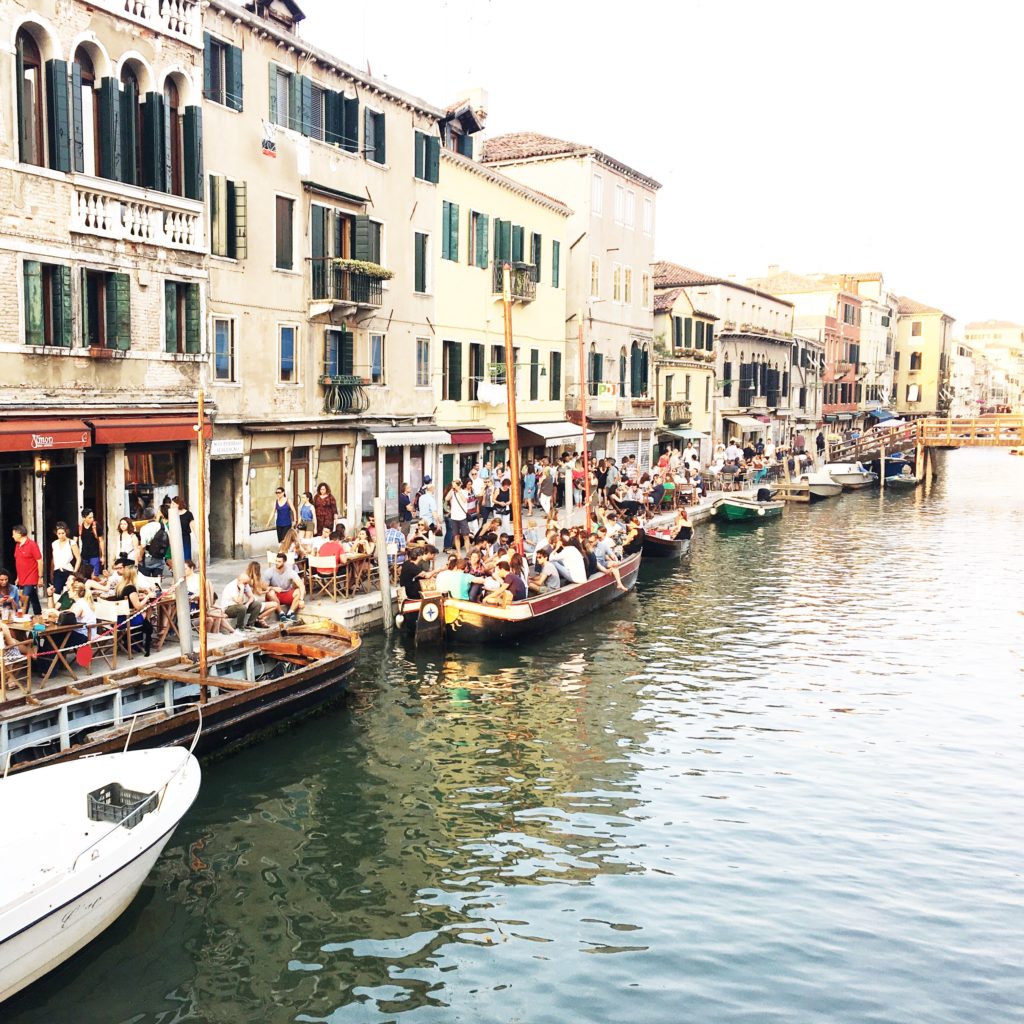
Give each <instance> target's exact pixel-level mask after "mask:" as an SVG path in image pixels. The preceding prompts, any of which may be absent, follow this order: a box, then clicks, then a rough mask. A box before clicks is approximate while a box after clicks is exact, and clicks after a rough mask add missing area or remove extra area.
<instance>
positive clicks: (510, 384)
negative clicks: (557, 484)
mask: <svg viewBox="0 0 1024 1024" xmlns="http://www.w3.org/2000/svg"><path fill="white" fill-rule="evenodd" d="M501 305H502V310H503V312H504V314H505V389H506V392H507V394H508V462H509V475H510V476H511V477H512V532H513V535H514V537H515V548H516V551H518V552H519V555H520V557H521V556H522V554H523V502H522V487H523V480H522V476H521V475H520V471H519V424H518V422H517V420H516V362H515V358H514V355H513V352H512V268H511V267H510V266H509V265H508V263H505V264H504V265H503V266H502V268H501Z"/></svg>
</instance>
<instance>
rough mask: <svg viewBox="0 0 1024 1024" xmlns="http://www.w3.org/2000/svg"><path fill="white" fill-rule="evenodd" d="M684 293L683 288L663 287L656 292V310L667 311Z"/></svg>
mask: <svg viewBox="0 0 1024 1024" xmlns="http://www.w3.org/2000/svg"><path fill="white" fill-rule="evenodd" d="M682 294H683V289H682V288H669V289H667V290H665V289H662V290H661V291H656V292H655V293H654V312H655V313H667V312H668V311H669V310H670V309H671V308H672V307H673V306H674V305H675V304H676V299H678V298H679V296H680V295H682Z"/></svg>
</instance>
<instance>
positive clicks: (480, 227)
mask: <svg viewBox="0 0 1024 1024" xmlns="http://www.w3.org/2000/svg"><path fill="white" fill-rule="evenodd" d="M490 228H491V218H490V217H488V216H487V214H486V213H478V214H477V218H476V265H477V266H478V267H480V268H481V270H486V269H487V264H488V263H489V262H490V253H489V252H488V250H487V245H488V239H489V237H490Z"/></svg>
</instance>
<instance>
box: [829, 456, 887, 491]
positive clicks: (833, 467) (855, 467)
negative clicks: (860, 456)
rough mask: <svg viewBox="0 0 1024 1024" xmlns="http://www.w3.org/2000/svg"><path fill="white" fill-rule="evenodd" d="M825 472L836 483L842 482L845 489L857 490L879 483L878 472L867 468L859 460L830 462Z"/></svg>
mask: <svg viewBox="0 0 1024 1024" xmlns="http://www.w3.org/2000/svg"><path fill="white" fill-rule="evenodd" d="M825 472H826V473H828V474H829V476H831V477H832V479H833V480H834V481H835V482H836V483H838V484H842V485H843V490H844V491H855V490H858V489H860V488H861V487H869V486H870V485H871V484H875V483H878V474H877V473H872V472H871V470H869V469H865V468H864V466H862V465H861V464H860V463H859V462H830V463H827V464H826V466H825Z"/></svg>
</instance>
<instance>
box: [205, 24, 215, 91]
mask: <svg viewBox="0 0 1024 1024" xmlns="http://www.w3.org/2000/svg"><path fill="white" fill-rule="evenodd" d="M203 96H204V97H206V99H208V100H210V99H213V38H212V37H211V35H210V33H209V32H204V33H203Z"/></svg>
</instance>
